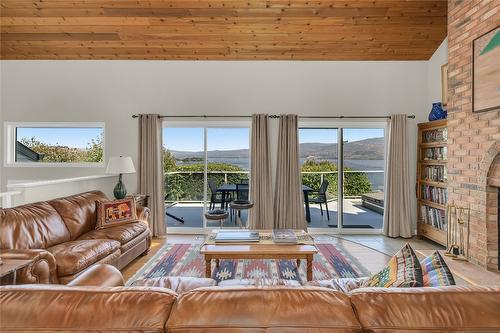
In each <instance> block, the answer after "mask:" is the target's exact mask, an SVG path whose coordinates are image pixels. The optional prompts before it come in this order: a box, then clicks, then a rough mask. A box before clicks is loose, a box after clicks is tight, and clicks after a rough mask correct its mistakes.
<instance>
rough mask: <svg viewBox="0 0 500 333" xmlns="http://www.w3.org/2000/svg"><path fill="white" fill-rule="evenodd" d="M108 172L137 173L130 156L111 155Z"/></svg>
mask: <svg viewBox="0 0 500 333" xmlns="http://www.w3.org/2000/svg"><path fill="white" fill-rule="evenodd" d="M106 173H110V174H120V173H135V167H134V162H132V157H130V156H120V157H116V156H114V157H111V158H110V159H109V162H108V167H107V168H106Z"/></svg>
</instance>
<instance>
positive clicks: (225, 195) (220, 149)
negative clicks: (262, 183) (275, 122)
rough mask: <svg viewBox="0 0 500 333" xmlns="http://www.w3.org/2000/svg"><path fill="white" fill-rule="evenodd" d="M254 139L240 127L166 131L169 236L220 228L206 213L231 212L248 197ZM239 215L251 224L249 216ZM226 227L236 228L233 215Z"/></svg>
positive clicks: (165, 158) (167, 129)
mask: <svg viewBox="0 0 500 333" xmlns="http://www.w3.org/2000/svg"><path fill="white" fill-rule="evenodd" d="M249 135H250V129H249V128H248V127H241V126H240V127H201V126H200V127H184V126H181V125H177V127H164V129H163V145H164V171H165V193H166V197H165V204H166V207H167V209H166V224H167V228H168V229H167V230H176V229H177V228H181V230H184V231H189V230H197V231H199V229H202V228H206V227H208V228H212V227H214V228H216V227H220V221H210V220H205V218H204V213H205V212H206V211H207V210H212V209H225V210H229V206H228V203H229V202H230V201H231V200H234V199H236V198H238V197H240V198H241V197H242V196H245V195H246V196H248V176H249V167H250V161H249V146H250V142H249ZM240 184H244V185H240ZM240 215H241V219H242V220H243V221H246V219H247V214H246V212H242V213H241V214H240ZM223 226H224V227H235V226H236V218H235V216H234V214H231V216H230V217H229V218H228V219H226V220H224V221H223Z"/></svg>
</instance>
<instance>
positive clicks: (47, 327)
mask: <svg viewBox="0 0 500 333" xmlns="http://www.w3.org/2000/svg"><path fill="white" fill-rule="evenodd" d="M175 299H176V295H175V294H174V293H173V292H171V291H169V290H167V289H157V288H156V289H155V288H124V287H115V288H109V287H102V288H96V287H67V286H59V285H52V286H47V285H26V286H9V287H0V304H2V320H0V331H2V332H12V331H16V332H19V331H23V332H40V331H41V332H55V331H57V332H149V333H151V332H155V333H156V332H158V333H160V332H161V333H163V332H164V325H165V322H166V321H167V318H168V315H169V313H170V310H171V308H172V305H173V303H174V302H175Z"/></svg>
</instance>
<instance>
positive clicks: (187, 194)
mask: <svg viewBox="0 0 500 333" xmlns="http://www.w3.org/2000/svg"><path fill="white" fill-rule="evenodd" d="M204 171H205V164H204V163H194V164H186V165H177V166H176V167H175V169H173V170H172V169H171V170H169V172H168V173H166V175H165V188H166V195H167V200H173V201H175V200H187V201H190V200H193V201H200V200H203V193H204V191H203V184H204ZM207 171H208V179H209V180H210V179H213V180H214V181H215V183H216V185H217V186H220V185H221V184H223V183H224V180H225V179H224V173H222V172H224V171H243V169H241V168H240V167H238V166H236V165H232V164H229V163H214V162H209V163H208V164H207ZM247 177H248V176H247V175H246V174H244V173H236V174H232V173H228V174H227V182H228V183H232V184H235V183H239V182H241V180H242V179H244V178H247ZM207 191H208V192H207V193H209V194H210V189H208V188H207Z"/></svg>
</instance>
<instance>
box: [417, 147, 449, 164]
mask: <svg viewBox="0 0 500 333" xmlns="http://www.w3.org/2000/svg"><path fill="white" fill-rule="evenodd" d="M422 155H423V159H424V161H445V160H446V157H447V156H448V148H447V147H434V148H425V149H424V152H423V154H422Z"/></svg>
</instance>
